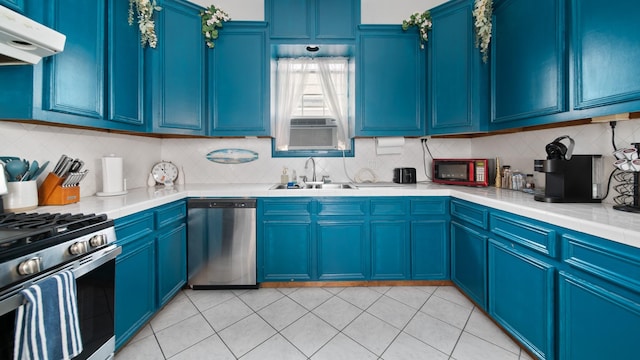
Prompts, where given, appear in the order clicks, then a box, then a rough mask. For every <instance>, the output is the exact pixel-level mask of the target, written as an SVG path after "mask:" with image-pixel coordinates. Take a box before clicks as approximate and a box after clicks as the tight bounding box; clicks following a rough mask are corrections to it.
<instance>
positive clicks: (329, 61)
mask: <svg viewBox="0 0 640 360" xmlns="http://www.w3.org/2000/svg"><path fill="white" fill-rule="evenodd" d="M317 64H318V69H319V70H320V83H321V84H322V92H323V93H324V97H325V101H326V102H327V105H328V107H329V110H330V112H331V115H332V116H333V117H334V118H335V119H336V120H337V123H338V150H347V149H348V147H349V142H348V141H347V131H346V130H347V129H348V126H347V125H348V118H349V114H348V112H347V110H348V106H347V105H348V103H347V89H348V86H347V85H348V83H347V81H348V69H349V60H348V59H346V58H320V59H317ZM338 89H342V90H343V91H339V90H338Z"/></svg>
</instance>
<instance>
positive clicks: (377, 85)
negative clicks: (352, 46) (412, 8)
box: [355, 25, 426, 136]
mask: <svg viewBox="0 0 640 360" xmlns="http://www.w3.org/2000/svg"><path fill="white" fill-rule="evenodd" d="M360 30H361V31H360V44H359V46H358V60H357V63H358V64H357V66H358V71H357V72H356V86H357V97H356V128H355V135H356V136H420V135H424V134H425V121H424V114H425V111H424V99H425V96H424V93H425V87H426V86H425V75H424V72H425V66H424V51H423V50H421V49H420V40H419V37H418V34H417V33H416V31H413V30H414V29H410V30H409V31H406V32H403V31H402V29H401V28H400V26H397V25H396V26H391V25H389V26H384V25H378V26H377V25H361V26H360Z"/></svg>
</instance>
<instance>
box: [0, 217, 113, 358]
mask: <svg viewBox="0 0 640 360" xmlns="http://www.w3.org/2000/svg"><path fill="white" fill-rule="evenodd" d="M115 240H116V236H115V230H114V226H113V221H112V220H109V219H107V217H106V216H105V215H95V214H36V213H33V214H31V213H30V214H27V213H19V214H15V213H8V214H0V358H2V359H10V358H13V351H14V336H15V331H14V326H15V312H16V309H17V308H18V307H19V306H21V305H22V304H23V301H24V298H23V295H22V294H21V293H20V291H21V290H23V289H26V288H28V287H29V286H31V285H32V284H35V283H38V282H39V281H42V280H44V279H46V278H48V277H50V276H53V275H55V274H57V273H60V272H62V271H65V270H70V271H72V272H73V274H74V276H75V279H76V292H77V307H78V314H79V326H80V332H81V337H82V343H83V351H82V353H81V354H80V355H78V356H77V357H75V358H74V359H101V360H102V359H109V358H111V357H113V353H114V350H115V337H114V314H113V311H114V306H113V302H114V280H115V258H116V256H117V255H118V254H120V252H121V251H122V249H121V248H120V247H119V246H117V245H116V244H115Z"/></svg>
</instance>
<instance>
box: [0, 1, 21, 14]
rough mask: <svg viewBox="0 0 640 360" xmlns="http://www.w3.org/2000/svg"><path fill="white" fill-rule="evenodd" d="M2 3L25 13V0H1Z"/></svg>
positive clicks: (0, 3)
mask: <svg viewBox="0 0 640 360" xmlns="http://www.w3.org/2000/svg"><path fill="white" fill-rule="evenodd" d="M0 5H2V6H4V7H7V8H9V9H11V10H13V11H17V12H19V13H24V10H25V9H24V0H0Z"/></svg>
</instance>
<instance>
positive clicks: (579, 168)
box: [533, 136, 603, 203]
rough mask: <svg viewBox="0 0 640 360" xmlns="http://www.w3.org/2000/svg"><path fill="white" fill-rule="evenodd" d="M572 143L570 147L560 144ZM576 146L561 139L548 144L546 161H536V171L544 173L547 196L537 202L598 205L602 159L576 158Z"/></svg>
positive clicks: (591, 157)
mask: <svg viewBox="0 0 640 360" xmlns="http://www.w3.org/2000/svg"><path fill="white" fill-rule="evenodd" d="M564 139H568V140H569V146H568V147H567V146H565V145H564V144H563V143H562V142H561V141H562V140H564ZM574 145H575V142H574V141H573V139H572V138H570V137H569V136H561V137H559V138H557V139H555V140H553V141H552V142H551V143H549V144H547V146H546V147H545V150H546V152H547V159H546V160H534V165H533V167H534V170H535V171H538V172H542V173H545V189H544V194H538V195H535V196H534V199H535V200H537V201H544V202H552V203H599V202H601V201H602V199H601V198H600V186H601V181H600V180H601V177H602V171H603V169H602V155H573V147H574Z"/></svg>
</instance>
